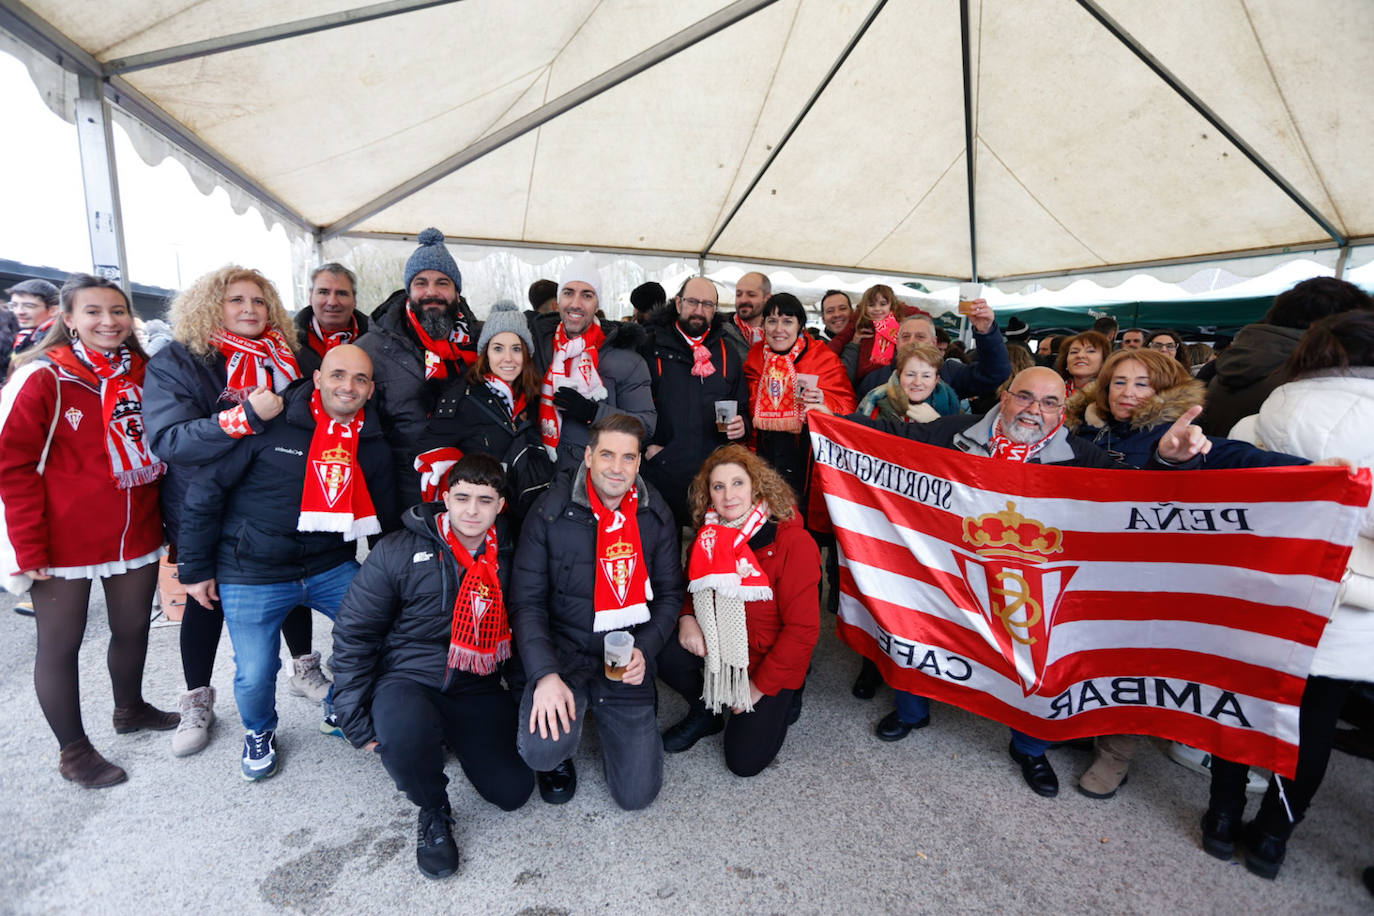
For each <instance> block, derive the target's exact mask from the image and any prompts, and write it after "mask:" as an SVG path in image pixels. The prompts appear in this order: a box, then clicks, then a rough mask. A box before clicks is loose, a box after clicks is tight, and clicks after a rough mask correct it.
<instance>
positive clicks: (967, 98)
mask: <svg viewBox="0 0 1374 916" xmlns="http://www.w3.org/2000/svg"><path fill="white" fill-rule="evenodd" d="M972 40H973V39H972V36H971V35H970V34H969V17H968V0H959V54H960V56H961V57H962V58H963V65H964V169H965V172H966V173H967V175H968V264H969V267H968V269H969V280H971V281H972V282H974V283H977V282H978V214H977V212H976V211H977V201H978V197H977V195H976V194H975V191H976V189H977V182H976V180H975V179H976V178H977V174H976V171H977V170H976V162H975V157H974V155H973V75H972V74H973V61H972V58H973V48H972V46H971V42H972Z"/></svg>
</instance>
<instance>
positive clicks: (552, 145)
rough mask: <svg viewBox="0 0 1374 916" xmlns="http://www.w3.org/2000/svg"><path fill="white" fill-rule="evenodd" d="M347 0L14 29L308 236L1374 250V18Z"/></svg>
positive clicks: (870, 254)
mask: <svg viewBox="0 0 1374 916" xmlns="http://www.w3.org/2000/svg"><path fill="white" fill-rule="evenodd" d="M357 2H358V0H352V2H351V3H350V0H271V2H268V0H146V2H143V3H138V4H132V3H109V4H90V3H86V2H80V0H29V2H28V3H27V5H21V4H19V3H17V2H14V0H0V26H2V27H4V28H5V29H6V30H8V31H10V32H11V33H13V34H14V35H15V36H17V37H18V38H19V39H21V40H22V41H24V42H27V43H28V44H29V45H30V46H32V47H33V48H34V49H35V51H36V52H37V53H39V54H42V55H45V56H46V57H47V58H49V59H55V58H60V62H61V65H62V66H63V67H64V68H67V69H68V70H69V71H75V72H78V73H86V74H87V75H92V74H95V75H99V76H100V77H101V78H103V79H105V80H106V83H105V94H106V96H107V98H109V99H111V101H112V102H114V103H115V104H116V105H118V106H120V107H123V108H125V109H126V110H127V111H129V112H131V113H132V114H134V115H135V116H136V117H138V118H140V119H142V120H144V121H145V122H150V123H151V124H152V125H153V126H154V128H155V129H157V130H158V131H160V132H161V133H163V134H165V135H168V136H170V138H171V140H172V141H173V142H174V143H175V144H177V146H178V147H180V149H181V152H180V154H181V155H192V156H195V157H197V158H199V159H201V160H202V162H203V164H204V165H208V166H210V167H211V168H213V169H214V170H215V171H216V172H217V173H219V174H220V175H223V176H227V180H229V181H232V182H234V183H236V184H237V185H238V186H239V187H240V188H241V189H243V190H246V191H247V192H249V193H251V194H252V195H254V196H255V197H256V198H257V199H259V200H261V201H262V202H263V203H264V204H266V205H267V206H268V207H269V208H270V209H272V210H273V211H275V212H277V213H279V214H280V215H281V216H282V217H283V218H284V219H286V220H287V221H289V222H292V223H294V224H296V226H297V227H298V228H300V229H302V230H304V231H306V232H309V233H311V234H313V235H315V236H316V237H317V238H319V239H329V238H335V237H339V236H345V237H346V236H349V235H357V234H362V235H367V236H373V237H375V236H378V235H380V236H413V235H414V234H415V233H416V232H418V231H419V230H420V229H421V228H423V227H425V226H428V225H436V226H439V227H440V228H441V229H442V230H443V231H444V232H445V234H446V235H448V236H449V237H450V238H451V239H455V240H458V241H463V242H471V243H487V244H495V245H506V246H517V247H518V246H528V247H536V248H538V247H547V248H555V249H556V248H561V247H567V246H575V247H588V248H593V249H598V250H604V251H623V252H630V253H642V254H647V255H657V256H665V257H685V258H691V259H698V258H700V259H710V260H734V261H741V262H745V263H754V264H767V263H776V264H786V265H797V266H800V267H833V268H839V269H848V270H858V271H864V272H869V273H881V274H888V275H897V276H901V275H912V276H920V277H935V278H963V277H969V276H972V275H977V276H978V277H980V278H983V279H1003V280H1009V281H1010V280H1015V279H1017V278H1028V277H1035V276H1042V275H1057V274H1071V273H1076V272H1083V271H1093V270H1103V269H1109V268H1119V267H1121V266H1122V265H1146V264H1156V263H1186V262H1192V261H1198V260H1203V259H1225V258H1233V257H1236V256H1238V255H1240V256H1244V255H1252V254H1260V253H1275V252H1294V251H1313V250H1318V249H1328V250H1330V251H1331V252H1335V251H1338V250H1342V249H1344V250H1345V251H1347V252H1348V251H1349V249H1350V246H1352V245H1369V244H1371V243H1374V182H1370V181H1369V175H1371V174H1374V120H1371V119H1370V118H1369V117H1368V116H1367V114H1368V113H1367V110H1366V109H1367V104H1368V89H1367V87H1368V86H1370V85H1374V54H1371V53H1370V48H1371V47H1374V17H1372V16H1370V15H1369V7H1368V2H1367V0H1211V2H1207V3H1198V2H1196V0H980V2H973V3H969V2H967V0H963V2H936V0H884V2H877V3H870V2H863V3H851V2H836V0H824V2H823V0H740V2H736V3H723V2H720V0H672V2H669V0H660V2H652V0H640V2H632V0H557V2H554V0H539V2H535V0H527V2H515V3H512V2H505V0H449V2H435V0H428V2H415V0H409V2H407V0H393V2H389V3H380V4H375V5H374V6H370V7H363V8H359V9H354V8H353V4H356V3H357ZM339 22H347V23H349V24H345V25H338V24H337V23H339ZM965 52H967V53H965ZM40 69H41V68H38V67H31V70H32V71H33V72H34V74H35V79H36V80H37V81H39V82H40V85H41V84H42V80H43V76H42V75H41V74H40V72H39V71H40ZM49 95H50V97H51V96H52V93H51V92H49ZM64 113H66V114H68V115H69V116H70V112H64ZM143 148H144V149H145V150H146V151H148V155H153V154H154V153H153V150H154V149H155V146H154V145H153V144H144V145H143ZM970 156H971V164H972V168H970ZM970 200H972V205H971V206H970ZM1333 260H1334V258H1333Z"/></svg>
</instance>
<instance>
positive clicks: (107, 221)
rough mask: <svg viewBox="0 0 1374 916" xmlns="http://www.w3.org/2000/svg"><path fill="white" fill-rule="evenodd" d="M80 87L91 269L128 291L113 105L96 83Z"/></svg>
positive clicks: (86, 81)
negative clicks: (111, 110) (111, 109)
mask: <svg viewBox="0 0 1374 916" xmlns="http://www.w3.org/2000/svg"><path fill="white" fill-rule="evenodd" d="M77 84H78V91H79V94H78V96H77V99H76V142H77V146H78V147H79V148H80V152H81V183H82V185H83V187H84V191H85V199H86V229H87V237H88V238H89V239H90V244H91V266H92V268H93V273H94V274H95V275H96V276H98V277H104V278H105V279H107V280H113V281H114V282H116V283H118V284H120V285H121V286H123V287H124V288H125V290H126V291H127V290H128V288H129V260H128V257H127V256H126V254H125V246H124V215H123V213H122V211H121V209H120V205H119V174H118V172H117V170H116V168H115V148H114V131H113V130H112V129H111V125H110V103H109V102H108V101H107V100H106V98H105V93H104V91H103V89H102V87H101V85H100V80H99V79H97V78H96V77H94V76H80V77H78V78H77Z"/></svg>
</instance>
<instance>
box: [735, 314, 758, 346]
mask: <svg viewBox="0 0 1374 916" xmlns="http://www.w3.org/2000/svg"><path fill="white" fill-rule="evenodd" d="M735 327H736V328H738V329H739V332H740V334H742V335H744V342H745V343H746V344H748V345H749V346H751V347H752V346H753V345H754V344H756V343H758V342H759V341H761V340H763V324H762V323H761V322H760V324H759V326H758V327H754V326H753V325H752V324H750V323H749V322H747V321H741V320H740V317H739V312H736V313H735Z"/></svg>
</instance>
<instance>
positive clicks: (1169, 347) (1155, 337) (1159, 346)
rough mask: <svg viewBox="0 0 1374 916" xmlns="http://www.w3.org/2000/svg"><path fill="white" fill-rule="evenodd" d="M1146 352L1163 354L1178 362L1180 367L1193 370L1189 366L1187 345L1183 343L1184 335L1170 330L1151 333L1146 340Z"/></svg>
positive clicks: (1164, 329) (1157, 330)
mask: <svg viewBox="0 0 1374 916" xmlns="http://www.w3.org/2000/svg"><path fill="white" fill-rule="evenodd" d="M1144 348H1145V349H1146V350H1154V351H1155V352H1157V353H1163V354H1164V355H1165V356H1167V357H1169V358H1170V359H1174V360H1177V361H1178V364H1179V365H1180V366H1183V367H1184V368H1187V369H1191V368H1192V367H1191V366H1190V365H1189V364H1188V350H1187V344H1185V343H1184V342H1183V335H1182V334H1180V333H1178V332H1177V331H1171V330H1169V329H1168V328H1158V329H1156V330H1153V331H1151V332H1150V333H1149V335H1148V336H1146V338H1145V347H1144Z"/></svg>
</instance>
